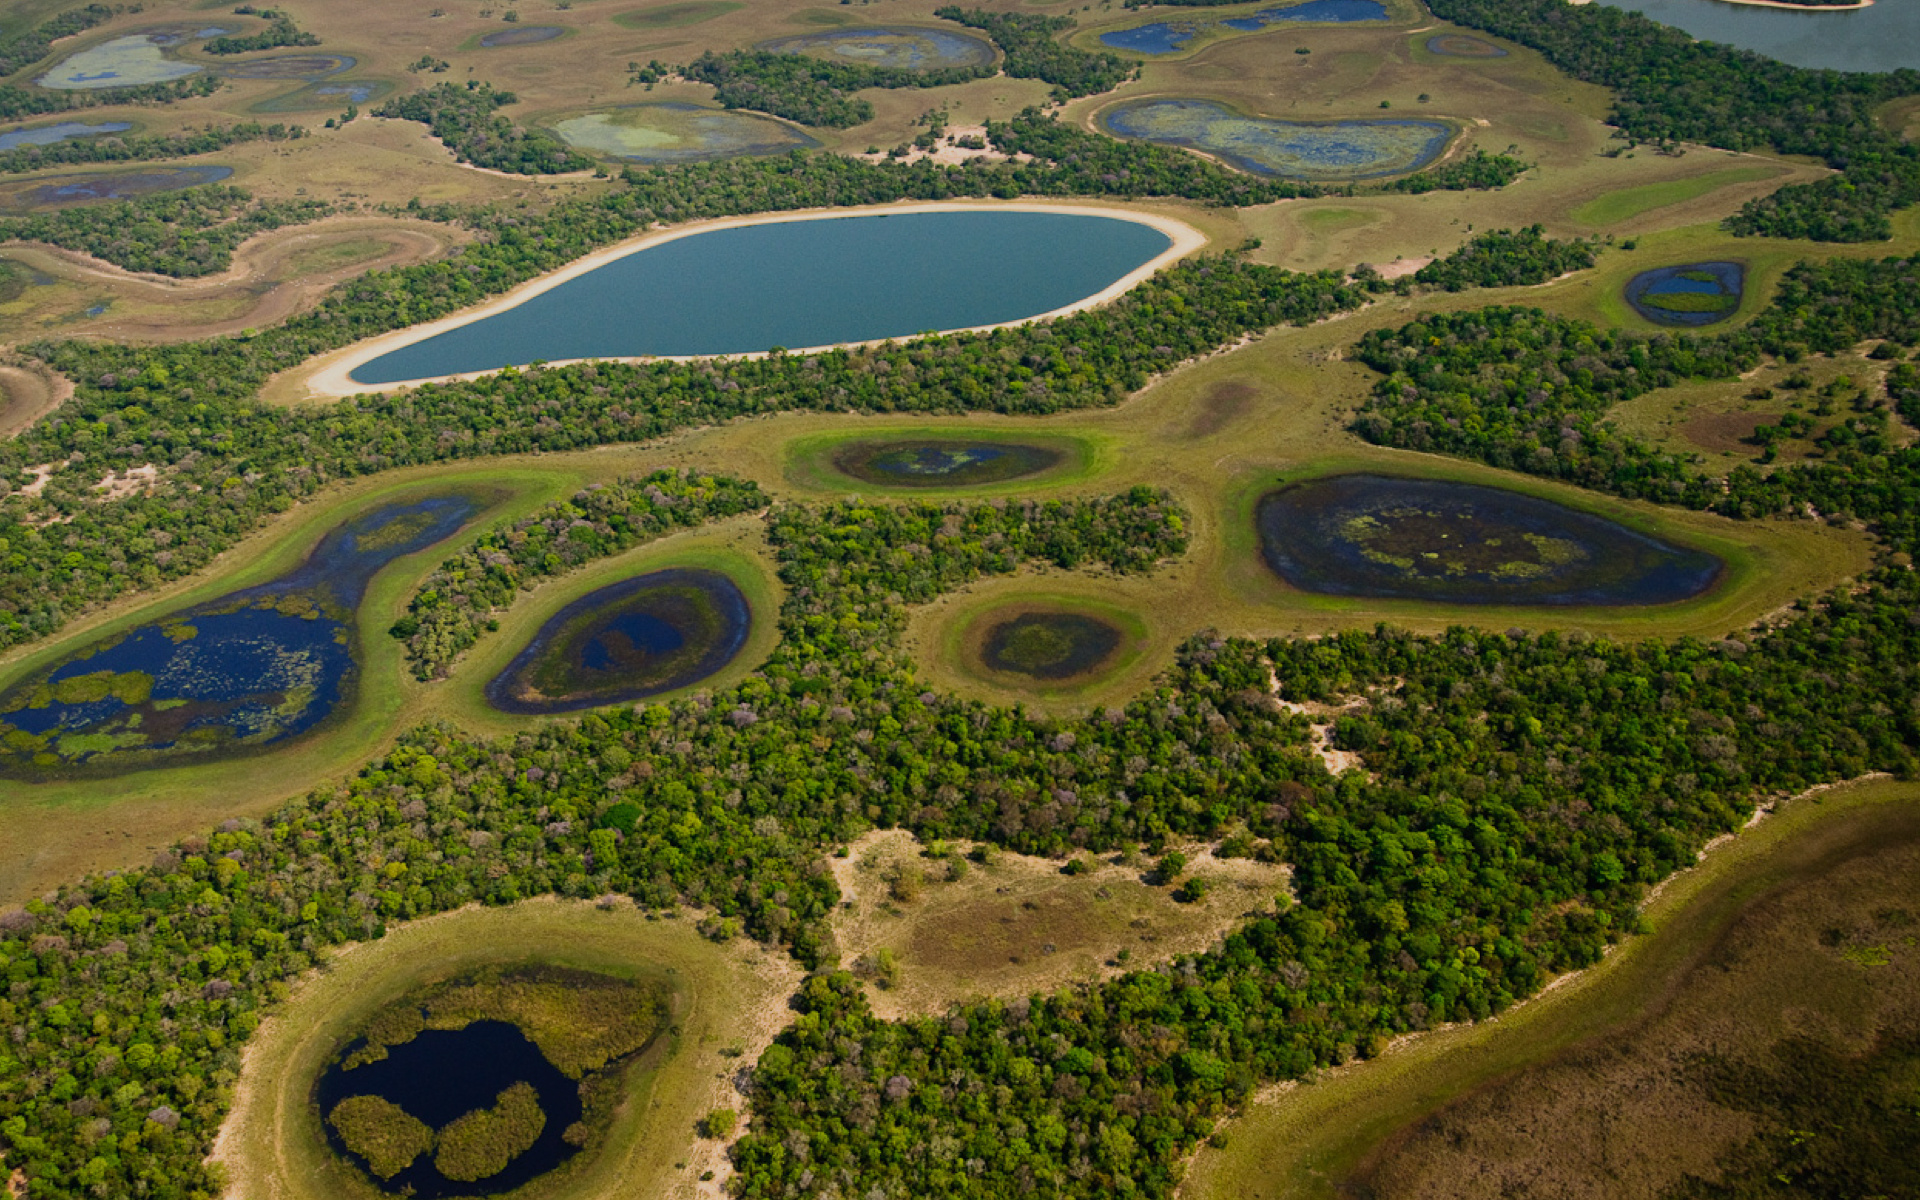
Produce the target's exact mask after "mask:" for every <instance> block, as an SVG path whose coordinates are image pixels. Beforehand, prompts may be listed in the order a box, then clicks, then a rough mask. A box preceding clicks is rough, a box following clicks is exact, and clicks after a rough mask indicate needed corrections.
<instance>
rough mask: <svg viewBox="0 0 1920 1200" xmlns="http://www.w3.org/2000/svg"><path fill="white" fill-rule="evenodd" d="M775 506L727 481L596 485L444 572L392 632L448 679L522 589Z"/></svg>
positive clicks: (511, 526) (411, 656)
mask: <svg viewBox="0 0 1920 1200" xmlns="http://www.w3.org/2000/svg"><path fill="white" fill-rule="evenodd" d="M767 503H768V500H767V495H766V493H764V492H762V491H761V490H760V485H759V484H757V483H754V482H753V481H752V480H751V479H735V478H733V477H732V476H728V475H719V476H714V475H702V476H697V477H689V476H687V475H685V474H683V473H681V472H678V471H656V472H654V473H653V474H651V475H648V476H645V477H644V478H640V479H619V480H615V481H614V482H613V483H610V484H604V485H603V484H596V485H594V486H593V487H590V488H588V489H586V490H585V491H582V492H579V493H577V494H576V495H574V496H573V497H572V498H570V499H567V500H559V501H555V502H554V503H552V504H549V505H547V506H546V507H544V508H542V509H541V510H540V511H538V512H536V513H533V514H531V515H529V516H526V517H522V518H521V519H520V520H518V521H512V522H503V523H502V524H500V525H499V526H496V527H495V528H493V529H490V530H488V531H487V533H486V534H484V535H483V536H482V537H481V538H480V539H479V540H478V541H476V542H475V543H474V544H473V545H472V546H470V547H468V548H467V549H466V550H464V551H462V552H461V553H460V554H459V555H458V556H457V557H455V558H451V559H448V560H447V561H446V562H444V563H441V564H440V565H439V567H437V568H435V569H434V572H433V573H432V574H431V575H429V576H427V578H426V579H425V581H423V582H422V583H421V585H420V587H419V588H418V589H417V590H416V591H415V592H414V594H413V597H412V599H410V600H409V601H408V602H407V612H406V615H405V616H403V617H401V618H400V620H399V621H398V622H397V623H396V624H395V625H394V627H393V629H392V630H391V632H392V634H393V636H394V637H396V638H399V639H401V640H402V641H404V642H405V643H406V645H407V661H408V663H409V664H410V665H411V666H412V668H413V674H414V678H416V679H433V678H437V677H444V676H445V675H446V673H447V671H448V669H449V668H450V667H451V666H452V665H453V663H454V662H455V661H456V660H457V659H458V658H459V657H460V656H461V655H462V654H464V653H466V651H467V650H468V648H470V647H471V646H472V645H473V644H474V643H475V642H477V641H479V640H480V637H481V635H482V633H483V632H485V631H486V630H487V629H488V628H489V627H490V625H491V624H492V623H493V620H494V617H495V614H497V613H501V612H505V611H506V610H507V609H509V608H511V607H513V604H514V602H515V601H516V600H517V599H518V598H519V594H520V592H521V591H522V590H523V589H524V590H531V589H532V588H534V587H536V586H538V585H539V584H541V583H543V582H545V581H546V580H547V579H550V578H552V577H554V576H557V575H564V574H566V573H567V572H568V571H572V570H575V569H576V568H579V567H582V566H585V565H586V564H587V563H590V562H593V561H594V560H595V559H601V558H606V557H607V556H608V555H612V554H618V553H620V552H621V551H623V550H627V549H631V548H632V547H634V546H637V545H639V544H640V543H641V542H645V541H651V540H652V539H654V538H657V537H660V536H662V535H664V534H666V533H668V532H669V531H671V530H673V529H676V528H686V527H688V526H692V525H704V524H706V523H707V522H709V521H715V520H719V519H721V518H723V517H730V516H734V515H736V514H738V513H743V512H752V511H754V510H755V509H759V508H764V507H766V505H767Z"/></svg>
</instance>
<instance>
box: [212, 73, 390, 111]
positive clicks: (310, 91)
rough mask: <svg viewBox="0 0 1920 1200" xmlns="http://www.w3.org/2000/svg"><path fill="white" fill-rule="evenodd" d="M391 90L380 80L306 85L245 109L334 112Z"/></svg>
mask: <svg viewBox="0 0 1920 1200" xmlns="http://www.w3.org/2000/svg"><path fill="white" fill-rule="evenodd" d="M392 90H393V85H392V84H391V83H388V82H387V81H386V80H383V79H335V80H333V81H332V82H316V83H309V84H307V85H306V86H305V87H297V88H295V89H293V90H292V91H290V92H285V93H283V94H281V95H278V96H273V97H269V98H268V99H265V100H261V101H259V102H257V103H255V104H253V105H251V106H250V107H249V108H248V110H247V111H248V112H255V113H301V112H338V111H340V109H341V108H342V107H343V106H345V105H348V104H366V103H368V102H369V101H373V100H378V99H380V98H381V97H382V96H385V95H386V94H387V93H388V92H391V91H392Z"/></svg>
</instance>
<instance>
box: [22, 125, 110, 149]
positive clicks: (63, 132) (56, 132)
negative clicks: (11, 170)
mask: <svg viewBox="0 0 1920 1200" xmlns="http://www.w3.org/2000/svg"><path fill="white" fill-rule="evenodd" d="M132 128H133V124H132V122H129V121H102V122H100V123H99V124H98V125H89V124H87V123H86V122H84V121H62V122H60V123H59V124H57V125H41V126H39V127H38V128H34V129H25V128H22V129H10V130H8V131H7V132H6V133H0V150H18V149H20V148H21V147H23V146H57V145H59V144H60V143H61V142H71V141H77V140H78V139H80V138H91V137H100V136H102V135H104V134H109V133H125V132H126V131H127V130H129V129H132Z"/></svg>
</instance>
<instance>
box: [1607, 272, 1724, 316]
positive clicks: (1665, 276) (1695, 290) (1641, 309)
mask: <svg viewBox="0 0 1920 1200" xmlns="http://www.w3.org/2000/svg"><path fill="white" fill-rule="evenodd" d="M1746 278H1747V269H1746V267H1745V266H1743V265H1742V264H1740V263H1737V262H1700V263H1686V264H1683V265H1681V266H1676V267H1656V268H1654V269H1653V270H1651V271H1642V272H1640V274H1638V275H1635V276H1634V277H1633V278H1632V279H1630V280H1628V281H1627V288H1626V297H1627V303H1628V304H1629V305H1631V306H1632V307H1633V311H1635V312H1637V313H1639V314H1640V315H1641V316H1643V317H1645V318H1646V319H1647V320H1649V321H1652V322H1653V323H1654V324H1656V325H1682V326H1700V325H1713V324H1717V323H1719V322H1721V321H1724V320H1726V319H1727V318H1728V317H1731V316H1732V315H1733V314H1735V313H1737V312H1739V311H1740V297H1741V294H1742V292H1743V291H1744V289H1745V287H1746Z"/></svg>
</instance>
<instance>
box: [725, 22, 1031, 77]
mask: <svg viewBox="0 0 1920 1200" xmlns="http://www.w3.org/2000/svg"><path fill="white" fill-rule="evenodd" d="M758 48H759V49H761V50H770V51H772V52H773V53H775V54H810V55H812V56H813V57H815V58H824V59H826V60H827V61H828V62H835V63H840V64H842V65H844V66H860V67H881V68H884V69H887V70H894V71H949V70H956V69H963V68H967V67H984V66H987V65H989V64H991V63H992V62H993V60H994V48H993V43H992V42H990V41H988V40H987V39H985V38H983V37H978V36H976V35H974V34H971V33H962V32H960V31H959V30H957V29H921V28H918V27H915V26H910V25H896V26H884V27H880V28H868V29H834V30H828V31H825V32H821V33H802V34H798V35H796V36H794V37H784V38H776V39H774V40H773V41H770V42H762V43H760V45H759V47H758Z"/></svg>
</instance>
